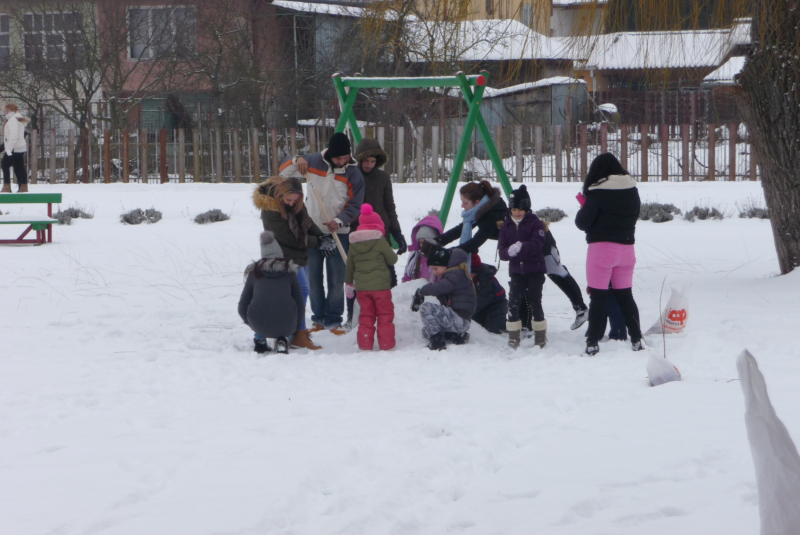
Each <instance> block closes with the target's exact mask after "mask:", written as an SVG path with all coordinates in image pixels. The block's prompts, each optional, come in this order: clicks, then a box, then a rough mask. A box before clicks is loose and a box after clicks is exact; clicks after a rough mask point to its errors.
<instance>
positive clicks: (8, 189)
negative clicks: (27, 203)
mask: <svg viewBox="0 0 800 535" xmlns="http://www.w3.org/2000/svg"><path fill="white" fill-rule="evenodd" d="M0 193H11V183H9V182H6V183H4V184H3V189H0Z"/></svg>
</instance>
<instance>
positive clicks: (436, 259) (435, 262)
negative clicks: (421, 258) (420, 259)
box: [427, 247, 450, 267]
mask: <svg viewBox="0 0 800 535" xmlns="http://www.w3.org/2000/svg"><path fill="white" fill-rule="evenodd" d="M427 259H428V266H441V267H447V264H449V263H450V250H449V249H445V248H444V247H434V248H433V249H431V252H430V253H428V256H427Z"/></svg>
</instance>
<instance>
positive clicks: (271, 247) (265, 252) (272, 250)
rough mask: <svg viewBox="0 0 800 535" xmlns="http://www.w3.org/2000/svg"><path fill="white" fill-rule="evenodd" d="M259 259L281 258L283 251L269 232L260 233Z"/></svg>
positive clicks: (273, 235)
mask: <svg viewBox="0 0 800 535" xmlns="http://www.w3.org/2000/svg"><path fill="white" fill-rule="evenodd" d="M261 258H283V250H282V249H281V246H280V244H279V243H278V242H277V241H275V234H273V233H272V232H270V231H269V230H265V231H264V232H262V233H261Z"/></svg>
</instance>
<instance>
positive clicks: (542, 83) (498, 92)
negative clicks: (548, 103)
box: [483, 76, 586, 98]
mask: <svg viewBox="0 0 800 535" xmlns="http://www.w3.org/2000/svg"><path fill="white" fill-rule="evenodd" d="M572 84H584V85H585V84H586V82H585V81H583V80H582V79H581V78H570V77H569V76H554V77H552V78H545V79H543V80H537V81H535V82H528V83H525V84H518V85H512V86H510V87H503V88H500V89H494V88H491V87H487V88H486V89H485V90H484V93H483V95H484V98H495V97H502V96H503V95H511V94H513V93H519V92H522V91H528V90H531V89H539V88H542V87H550V86H554V85H572Z"/></svg>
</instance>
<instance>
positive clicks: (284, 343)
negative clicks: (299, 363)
mask: <svg viewBox="0 0 800 535" xmlns="http://www.w3.org/2000/svg"><path fill="white" fill-rule="evenodd" d="M275 352H276V353H282V354H284V355H288V354H289V340H287V339H286V337H285V336H280V337H278V339H277V340H275Z"/></svg>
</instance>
